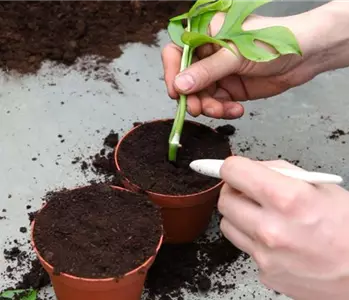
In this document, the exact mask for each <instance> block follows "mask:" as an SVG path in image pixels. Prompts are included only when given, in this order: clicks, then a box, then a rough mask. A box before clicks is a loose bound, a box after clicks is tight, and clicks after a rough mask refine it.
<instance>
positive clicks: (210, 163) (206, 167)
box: [189, 159, 343, 184]
mask: <svg viewBox="0 0 349 300" xmlns="http://www.w3.org/2000/svg"><path fill="white" fill-rule="evenodd" d="M223 162H224V160H219V159H198V160H194V161H192V162H191V163H190V165H189V166H190V168H191V169H192V170H194V171H195V172H198V173H200V174H203V175H206V176H210V177H214V178H221V176H220V174H219V171H220V169H221V167H222V165H223ZM269 169H271V170H274V171H276V172H278V173H280V174H282V175H285V176H288V177H291V178H295V179H299V180H303V181H305V182H308V183H312V184H340V183H342V182H343V178H342V177H340V176H338V175H334V174H327V173H319V172H308V171H305V170H296V169H285V168H274V167H269Z"/></svg>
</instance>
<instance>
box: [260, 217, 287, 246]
mask: <svg viewBox="0 0 349 300" xmlns="http://www.w3.org/2000/svg"><path fill="white" fill-rule="evenodd" d="M256 238H257V239H258V240H259V241H260V242H262V243H263V244H265V245H267V246H268V247H269V248H276V247H282V246H284V245H285V240H284V235H283V232H282V231H281V229H280V227H279V226H277V225H276V224H273V223H269V222H265V223H262V224H261V225H260V226H259V227H257V229H256Z"/></svg>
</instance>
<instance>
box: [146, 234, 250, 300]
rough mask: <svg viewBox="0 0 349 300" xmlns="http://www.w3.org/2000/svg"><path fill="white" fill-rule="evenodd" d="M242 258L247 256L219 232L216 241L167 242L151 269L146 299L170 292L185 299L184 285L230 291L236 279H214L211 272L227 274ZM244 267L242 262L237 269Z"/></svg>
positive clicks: (203, 290) (201, 290) (196, 290)
mask: <svg viewBox="0 0 349 300" xmlns="http://www.w3.org/2000/svg"><path fill="white" fill-rule="evenodd" d="M239 258H243V259H246V258H248V256H247V255H246V254H245V253H243V252H241V251H240V250H239V249H237V248H235V247H234V246H233V245H232V244H231V243H230V242H229V241H228V240H226V239H225V238H224V237H222V236H220V235H219V236H218V237H217V238H216V240H215V241H211V242H210V241H209V239H207V238H203V239H202V240H201V241H198V242H195V243H190V244H183V245H169V244H164V245H163V246H162V247H161V249H160V252H159V254H158V257H157V259H156V261H155V263H154V265H153V266H152V268H151V269H150V271H149V273H148V278H147V281H146V285H145V291H146V292H147V293H148V294H149V295H148V298H147V299H150V300H153V299H156V296H164V295H166V296H171V297H172V298H160V299H184V298H181V297H183V294H182V291H181V289H182V288H184V289H187V290H189V291H190V292H191V293H206V292H208V291H214V292H218V293H220V294H227V293H228V292H230V291H232V290H233V289H234V287H235V285H234V282H223V283H222V282H218V281H211V278H212V275H213V276H214V275H218V276H225V275H226V274H227V273H230V272H231V271H230V270H229V267H230V266H231V265H232V264H233V263H234V262H236V261H237V260H238V259H239ZM239 267H241V266H240V265H239V264H238V266H237V269H238V268H239Z"/></svg>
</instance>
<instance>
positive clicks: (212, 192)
mask: <svg viewBox="0 0 349 300" xmlns="http://www.w3.org/2000/svg"><path fill="white" fill-rule="evenodd" d="M164 121H168V119H164V120H155V121H151V122H152V123H153V122H164ZM189 122H191V123H194V124H198V125H201V126H205V125H203V124H200V123H197V122H193V121H189ZM140 126H142V125H138V126H136V127H134V128H133V129H131V130H130V131H129V132H128V133H127V134H126V135H125V136H124V137H123V138H122V139H120V141H119V143H118V144H117V146H116V148H115V157H114V158H115V164H116V168H117V169H118V170H119V171H121V172H122V169H121V168H120V165H119V161H118V154H119V149H120V147H121V145H122V143H123V141H124V140H125V139H127V138H128V136H129V135H130V134H131V133H132V132H134V131H135V130H137V128H139V127H140ZM210 129H211V130H212V131H215V130H214V129H212V128H210ZM215 132H216V131H215ZM123 184H124V185H125V187H126V188H128V189H130V190H132V191H135V192H139V191H141V188H140V187H139V186H137V185H135V184H134V183H132V180H131V179H129V178H124V180H123ZM222 185H223V181H221V182H220V183H218V184H217V185H215V186H213V187H211V188H209V189H206V190H204V191H202V192H199V193H195V194H190V195H165V194H159V193H154V192H151V191H146V193H147V194H148V196H149V198H150V199H151V200H152V201H153V202H154V203H155V204H156V205H158V206H160V207H161V213H162V218H163V226H164V242H165V243H171V244H179V243H190V242H193V241H194V240H195V239H197V238H198V237H199V236H200V235H201V234H203V233H204V232H205V231H206V229H207V228H208V226H209V224H210V221H211V218H212V213H213V210H214V207H215V206H216V204H217V200H218V196H219V193H220V190H221V187H222Z"/></svg>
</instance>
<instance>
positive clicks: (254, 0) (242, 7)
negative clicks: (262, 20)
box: [215, 0, 272, 38]
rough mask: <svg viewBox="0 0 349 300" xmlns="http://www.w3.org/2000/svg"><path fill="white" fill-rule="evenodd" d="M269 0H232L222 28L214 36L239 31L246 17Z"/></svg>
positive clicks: (217, 36)
mask: <svg viewBox="0 0 349 300" xmlns="http://www.w3.org/2000/svg"><path fill="white" fill-rule="evenodd" d="M269 2H272V0H234V1H233V3H232V5H231V6H230V8H229V10H228V12H227V15H226V17H225V21H224V23H223V26H222V28H221V29H220V31H219V32H218V34H217V35H216V36H215V37H216V38H224V37H226V36H227V35H228V34H233V33H238V32H241V31H242V24H243V22H244V21H245V20H246V18H247V17H248V16H249V15H250V14H251V13H252V12H254V11H255V10H256V9H257V8H258V7H260V6H262V5H264V4H267V3H269Z"/></svg>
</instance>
